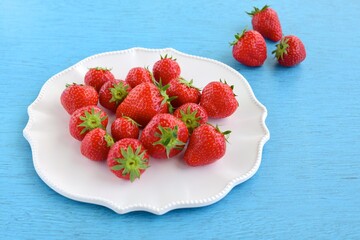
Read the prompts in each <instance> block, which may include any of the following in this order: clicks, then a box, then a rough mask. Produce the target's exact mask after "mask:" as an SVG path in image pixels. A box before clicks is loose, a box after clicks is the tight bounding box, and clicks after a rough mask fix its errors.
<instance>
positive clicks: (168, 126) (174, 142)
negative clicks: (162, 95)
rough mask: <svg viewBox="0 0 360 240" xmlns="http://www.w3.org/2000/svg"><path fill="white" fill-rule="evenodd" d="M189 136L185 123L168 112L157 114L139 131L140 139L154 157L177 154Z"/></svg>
mask: <svg viewBox="0 0 360 240" xmlns="http://www.w3.org/2000/svg"><path fill="white" fill-rule="evenodd" d="M188 137H189V132H188V130H187V128H186V125H185V124H184V123H183V122H182V121H181V120H180V119H178V118H176V117H174V116H173V115H171V114H168V113H162V114H157V115H156V116H155V117H153V118H152V119H151V121H150V122H149V124H148V125H147V126H146V127H145V128H144V130H143V131H142V133H141V136H140V141H141V142H142V143H143V144H144V147H145V148H146V149H147V150H148V153H149V154H150V156H152V157H154V158H170V157H173V156H175V155H177V154H179V153H180V152H181V151H182V149H183V148H184V146H185V143H186V142H187V140H188Z"/></svg>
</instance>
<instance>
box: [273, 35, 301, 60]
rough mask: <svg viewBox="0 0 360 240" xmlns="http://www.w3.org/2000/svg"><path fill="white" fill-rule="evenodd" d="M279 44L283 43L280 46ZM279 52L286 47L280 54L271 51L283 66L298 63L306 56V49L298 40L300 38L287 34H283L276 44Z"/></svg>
mask: <svg viewBox="0 0 360 240" xmlns="http://www.w3.org/2000/svg"><path fill="white" fill-rule="evenodd" d="M279 45H283V46H282V47H281V46H279ZM276 46H277V47H278V49H279V48H280V49H279V51H280V52H282V51H283V50H285V49H286V52H284V53H283V54H282V56H281V54H277V53H276V51H277V50H275V51H273V53H275V57H276V58H277V59H278V62H279V64H280V65H282V66H285V67H292V66H295V65H298V64H299V63H301V62H302V61H304V60H305V58H306V50H305V46H304V44H303V42H302V41H301V40H300V38H298V37H296V36H294V35H289V36H285V37H283V38H282V39H281V41H280V43H279V44H277V45H276Z"/></svg>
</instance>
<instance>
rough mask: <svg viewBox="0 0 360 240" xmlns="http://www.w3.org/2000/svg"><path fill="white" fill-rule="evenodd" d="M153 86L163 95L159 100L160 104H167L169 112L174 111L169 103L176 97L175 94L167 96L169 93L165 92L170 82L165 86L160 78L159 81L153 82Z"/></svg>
mask: <svg viewBox="0 0 360 240" xmlns="http://www.w3.org/2000/svg"><path fill="white" fill-rule="evenodd" d="M154 83H155V86H157V88H158V89H159V92H160V95H161V96H162V97H163V100H162V101H161V105H163V104H167V105H168V109H169V112H170V113H173V112H174V107H173V106H172V105H171V101H172V100H174V99H175V98H177V96H172V97H169V95H168V94H167V93H166V90H168V88H169V87H170V84H166V85H165V86H163V85H162V83H161V79H160V81H159V82H154Z"/></svg>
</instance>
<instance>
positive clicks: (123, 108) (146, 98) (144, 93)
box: [116, 83, 171, 127]
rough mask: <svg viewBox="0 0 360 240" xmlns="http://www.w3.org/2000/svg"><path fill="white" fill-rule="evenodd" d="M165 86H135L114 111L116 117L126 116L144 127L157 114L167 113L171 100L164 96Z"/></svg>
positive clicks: (145, 84) (147, 84) (146, 84)
mask: <svg viewBox="0 0 360 240" xmlns="http://www.w3.org/2000/svg"><path fill="white" fill-rule="evenodd" d="M168 87H169V85H167V86H164V87H162V86H160V85H158V86H155V85H154V84H152V83H142V84H140V85H137V86H136V87H135V88H133V90H131V92H130V93H129V94H128V96H127V97H126V98H125V100H124V101H123V102H122V103H121V104H120V105H119V107H118V108H117V110H116V117H117V118H119V117H122V116H127V117H130V118H131V119H133V120H134V121H135V122H137V123H138V124H140V125H141V126H142V127H144V126H146V124H148V122H149V121H150V120H151V119H152V118H153V117H154V116H155V115H156V114H158V113H167V112H169V108H171V105H170V104H169V102H170V101H171V99H170V98H169V96H168V95H167V94H166V90H167V88H168Z"/></svg>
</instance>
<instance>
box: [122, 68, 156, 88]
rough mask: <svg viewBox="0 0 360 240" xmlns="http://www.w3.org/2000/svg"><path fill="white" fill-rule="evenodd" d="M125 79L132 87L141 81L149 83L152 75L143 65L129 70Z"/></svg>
mask: <svg viewBox="0 0 360 240" xmlns="http://www.w3.org/2000/svg"><path fill="white" fill-rule="evenodd" d="M125 81H126V82H127V83H128V84H129V85H130V86H131V87H132V88H134V87H136V86H137V85H139V84H141V83H146V82H147V83H151V82H152V76H151V73H150V71H149V70H148V69H146V68H143V67H134V68H132V69H130V70H129V72H128V74H127V75H126V78H125Z"/></svg>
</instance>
